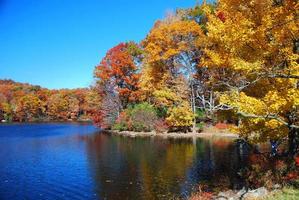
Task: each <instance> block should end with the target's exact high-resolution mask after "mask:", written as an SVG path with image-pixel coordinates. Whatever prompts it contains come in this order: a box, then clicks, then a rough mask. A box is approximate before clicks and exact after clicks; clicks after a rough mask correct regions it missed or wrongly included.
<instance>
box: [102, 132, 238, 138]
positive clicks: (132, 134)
mask: <svg viewBox="0 0 299 200" xmlns="http://www.w3.org/2000/svg"><path fill="white" fill-rule="evenodd" d="M103 133H105V134H112V135H121V136H126V137H132V138H134V137H159V138H165V139H167V138H181V139H184V138H185V139H190V138H228V139H238V138H239V136H238V135H237V134H234V133H231V132H229V130H225V131H203V132H195V133H194V132H187V133H184V132H166V133H157V132H155V131H152V132H134V131H117V130H105V131H103Z"/></svg>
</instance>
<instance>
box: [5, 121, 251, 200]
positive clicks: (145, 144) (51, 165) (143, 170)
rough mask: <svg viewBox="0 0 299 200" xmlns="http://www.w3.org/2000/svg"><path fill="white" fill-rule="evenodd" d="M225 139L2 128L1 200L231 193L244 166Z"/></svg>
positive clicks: (75, 127)
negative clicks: (200, 189)
mask: <svg viewBox="0 0 299 200" xmlns="http://www.w3.org/2000/svg"><path fill="white" fill-rule="evenodd" d="M237 152H238V148H236V147H235V145H234V144H233V143H232V142H231V141H227V140H223V139H222V140H203V139H197V140H195V139H193V140H192V139H190V140H188V139H183V140H182V139H168V140H166V139H159V138H126V137H121V136H111V135H107V134H102V133H100V131H99V130H97V129H96V128H95V127H94V126H92V125H88V124H13V125H0V199H1V200H6V199H7V200H14V199H17V200H18V199H32V200H37V199H49V200H50V199H51V200H52V199H55V200H56V199H57V200H58V199H70V200H76V199H84V200H85V199H98V200H101V199H108V200H110V199H112V200H118V199H120V200H126V199H132V200H138V199H144V200H151V199H162V200H163V199H174V198H183V199H184V198H187V197H188V196H189V195H190V193H191V191H192V188H194V187H196V185H197V183H199V182H203V183H207V184H209V185H212V186H215V187H216V186H217V187H218V186H219V187H220V186H222V185H226V186H227V185H228V186H234V185H235V183H236V182H238V177H237V175H236V172H237V170H238V169H239V168H240V167H242V165H244V162H245V161H244V157H243V156H241V157H240V156H238V155H239V154H238V153H237Z"/></svg>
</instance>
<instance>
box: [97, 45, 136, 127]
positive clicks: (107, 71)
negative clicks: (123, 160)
mask: <svg viewBox="0 0 299 200" xmlns="http://www.w3.org/2000/svg"><path fill="white" fill-rule="evenodd" d="M141 59H142V50H141V49H140V47H139V46H138V45H137V44H135V43H133V42H128V43H120V44H119V45H117V46H115V47H113V48H112V49H110V50H109V51H108V52H107V54H106V56H105V57H104V58H103V59H102V61H101V63H100V65H98V66H97V67H96V69H95V72H94V75H95V77H96V81H97V83H96V90H97V91H98V93H99V94H100V95H101V97H102V98H101V106H100V108H98V112H97V114H96V115H97V116H96V118H97V120H96V121H97V124H98V125H100V126H102V127H105V128H108V127H110V126H111V125H112V124H113V122H114V121H115V120H116V118H117V116H118V115H119V113H120V111H121V110H122V109H125V108H126V107H127V106H128V104H130V103H134V102H137V101H138V100H139V98H140V90H139V78H140V63H141Z"/></svg>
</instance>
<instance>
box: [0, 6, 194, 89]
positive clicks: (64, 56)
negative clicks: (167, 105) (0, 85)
mask: <svg viewBox="0 0 299 200" xmlns="http://www.w3.org/2000/svg"><path fill="white" fill-rule="evenodd" d="M195 2H196V0H150V1H148V0H147V1H140V0H0V79H4V78H6V79H13V80H15V81H19V82H28V83H32V84H38V85H41V86H42V87H47V88H51V89H53V88H56V89H58V88H77V87H87V86H89V85H90V84H92V81H93V76H92V73H93V69H94V67H95V66H96V65H97V64H98V63H99V62H100V60H101V58H102V57H103V56H104V55H105V53H106V51H107V50H108V49H109V48H111V47H113V46H115V45H117V44H118V43H119V42H122V41H130V40H134V41H137V42H139V41H140V40H142V39H143V38H144V37H145V36H146V34H147V33H148V31H149V30H150V29H151V27H152V26H153V24H154V22H155V21H156V20H157V19H161V18H163V16H164V15H165V13H166V12H167V11H169V10H174V9H175V8H178V7H191V6H193V5H195Z"/></svg>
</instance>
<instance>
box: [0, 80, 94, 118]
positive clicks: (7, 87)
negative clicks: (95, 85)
mask: <svg viewBox="0 0 299 200" xmlns="http://www.w3.org/2000/svg"><path fill="white" fill-rule="evenodd" d="M97 98H98V95H96V94H95V92H93V91H92V90H90V89H87V88H85V89H84V88H83V89H73V90H71V89H62V90H49V89H46V88H42V87H40V86H35V85H30V84H23V83H17V82H14V81H12V80H0V121H3V122H38V121H89V120H91V116H92V112H93V110H94V109H95V108H96V107H97V104H98V99H97Z"/></svg>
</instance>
